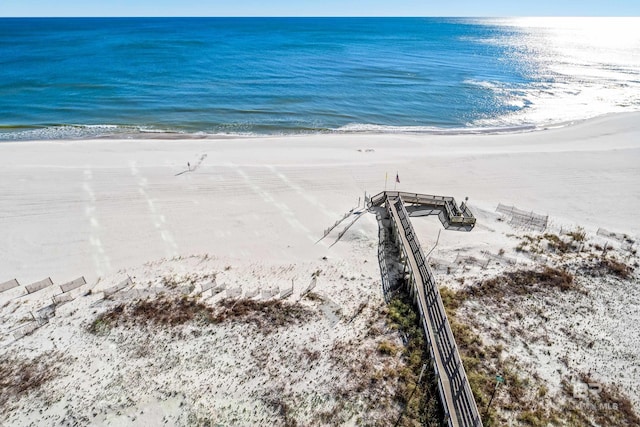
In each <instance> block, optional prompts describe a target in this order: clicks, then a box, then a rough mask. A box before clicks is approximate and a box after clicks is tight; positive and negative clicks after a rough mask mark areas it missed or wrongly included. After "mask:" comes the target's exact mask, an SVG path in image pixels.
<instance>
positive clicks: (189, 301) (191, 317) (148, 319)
mask: <svg viewBox="0 0 640 427" xmlns="http://www.w3.org/2000/svg"><path fill="white" fill-rule="evenodd" d="M313 314H314V311H313V310H310V309H309V308H306V307H304V306H302V305H301V304H300V303H286V302H282V301H280V300H269V301H255V300H251V299H239V300H234V299H223V300H221V301H220V302H219V303H218V304H217V305H216V306H215V307H210V306H208V305H206V304H204V303H202V302H200V301H198V300H197V299H196V298H192V297H186V296H183V297H160V298H157V299H153V300H138V301H135V302H133V303H130V304H118V305H116V306H115V307H113V308H111V309H110V310H108V311H107V312H105V313H103V314H101V315H100V316H98V318H97V319H96V320H95V321H93V323H91V325H90V326H89V331H90V332H92V333H94V334H105V333H108V332H109V330H110V329H111V328H113V327H117V326H121V325H128V324H138V325H149V326H151V325H158V326H177V325H182V324H185V323H187V322H193V321H195V322H204V323H211V324H220V323H225V322H240V323H248V324H252V325H255V326H256V327H257V328H259V329H260V331H261V332H262V333H265V334H266V333H270V332H273V331H274V330H275V329H277V328H280V327H283V326H285V325H289V324H296V323H300V322H303V321H305V320H308V319H310V318H311V317H312V316H313Z"/></svg>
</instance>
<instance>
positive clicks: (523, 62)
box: [0, 18, 640, 141]
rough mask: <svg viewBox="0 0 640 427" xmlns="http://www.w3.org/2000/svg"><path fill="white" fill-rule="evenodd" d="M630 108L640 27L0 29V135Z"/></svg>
mask: <svg viewBox="0 0 640 427" xmlns="http://www.w3.org/2000/svg"><path fill="white" fill-rule="evenodd" d="M638 110H640V18H568V19H567V18H514V19H507V18H504V19H468V18H464V19H463V18H459V19H453V18H68V19H67V18H56V19H53V18H52V19H27V18H12V19H9V18H7V19H0V140H5V141H10V140H33V139H61V138H91V137H113V136H122V135H128V136H130V135H139V134H143V133H144V134H148V133H154V134H158V135H160V134H162V135H164V134H183V135H185V136H189V135H196V136H202V135H219V134H224V135H229V134H230V135H281V134H309V133H335V132H341V133H349V132H409V133H413V132H435V133H460V132H500V131H519V130H530V129H538V128H543V127H549V126H561V125H564V124H567V123H571V122H574V121H578V120H583V119H587V118H590V117H595V116H599V115H602V114H607V113H615V112H627V111H638Z"/></svg>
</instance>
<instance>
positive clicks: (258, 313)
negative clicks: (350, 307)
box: [212, 298, 316, 330]
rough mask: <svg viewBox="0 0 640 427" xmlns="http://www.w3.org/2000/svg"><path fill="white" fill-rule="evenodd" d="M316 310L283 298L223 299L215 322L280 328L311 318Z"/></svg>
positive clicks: (218, 306) (216, 311)
mask: <svg viewBox="0 0 640 427" xmlns="http://www.w3.org/2000/svg"><path fill="white" fill-rule="evenodd" d="M315 314H316V311H314V310H312V309H310V308H308V307H305V306H304V305H302V304H300V303H298V302H295V303H287V302H283V301H281V300H268V301H256V300H252V299H238V300H234V299H228V298H226V299H223V300H221V301H220V302H219V303H218V304H217V306H216V310H215V314H214V316H213V318H212V322H213V323H223V322H240V323H250V324H253V325H255V326H257V327H258V328H268V329H270V330H271V329H273V328H279V327H282V326H286V325H291V324H300V323H303V322H305V321H308V320H310V319H311V318H312V317H313V316H314V315H315Z"/></svg>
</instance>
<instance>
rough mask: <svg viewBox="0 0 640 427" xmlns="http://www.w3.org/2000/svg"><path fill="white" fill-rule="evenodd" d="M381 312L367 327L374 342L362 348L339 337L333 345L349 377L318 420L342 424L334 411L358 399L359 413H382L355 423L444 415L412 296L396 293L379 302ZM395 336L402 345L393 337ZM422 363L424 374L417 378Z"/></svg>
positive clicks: (427, 420)
mask: <svg viewBox="0 0 640 427" xmlns="http://www.w3.org/2000/svg"><path fill="white" fill-rule="evenodd" d="M380 315H381V316H384V318H382V319H381V320H382V324H380V322H374V323H373V324H372V325H371V327H370V328H369V330H368V332H367V337H368V338H373V339H374V343H375V346H374V347H368V348H363V347H362V345H361V344H360V343H358V342H353V341H352V342H337V343H336V344H335V345H334V347H333V348H332V350H331V353H330V359H331V361H332V364H333V365H334V367H335V369H336V370H339V371H344V370H346V372H347V377H348V378H351V379H352V381H350V382H349V383H347V384H346V385H345V386H343V387H341V388H340V389H339V390H336V392H335V395H334V396H333V398H334V399H335V401H336V406H335V407H334V409H333V411H331V412H332V413H333V415H330V414H329V413H328V412H325V413H321V414H319V417H318V418H317V421H318V422H320V424H321V425H340V424H341V423H344V422H346V421H347V419H345V418H340V417H336V414H338V413H340V412H341V411H343V410H344V405H345V404H347V405H348V404H353V403H354V402H360V403H361V405H362V409H361V411H362V412H364V413H369V412H372V411H376V412H378V413H379V414H380V415H379V416H378V417H377V418H375V419H374V418H371V419H360V420H359V422H358V425H371V426H380V427H383V426H389V425H394V424H395V423H396V422H398V424H397V425H399V426H418V425H440V424H441V422H442V420H443V414H442V411H441V408H440V406H439V405H440V404H439V400H438V399H439V398H438V394H437V393H438V392H437V386H436V383H435V378H434V375H433V370H432V368H431V363H430V361H429V359H428V352H427V348H426V344H425V340H424V334H423V331H422V327H421V325H420V322H419V319H418V318H417V315H416V313H415V311H414V308H413V305H412V304H411V300H410V298H409V297H408V295H406V294H403V293H399V294H398V296H396V297H395V298H394V299H393V300H392V301H391V302H390V303H389V304H388V305H387V306H386V307H381V310H380ZM382 325H384V327H385V328H389V332H388V333H387V334H386V335H385V334H384V333H383V331H382V330H380V327H381V326H382ZM389 333H390V334H391V335H389ZM399 336H400V337H402V344H400V343H398V342H397V341H398V338H399ZM394 341H395V342H394ZM425 364H426V369H425V375H424V376H423V378H422V380H421V381H420V382H418V377H419V375H420V371H421V369H422V366H423V365H425ZM349 402H351V403H349ZM398 410H399V411H400V414H401V415H400V414H399V413H398Z"/></svg>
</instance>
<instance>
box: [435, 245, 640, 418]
mask: <svg viewBox="0 0 640 427" xmlns="http://www.w3.org/2000/svg"><path fill="white" fill-rule="evenodd" d="M550 236H551V235H548V234H547V235H543V236H538V237H537V238H531V237H530V236H525V239H524V241H525V242H528V243H527V244H526V245H525V247H526V248H527V249H526V250H529V251H532V252H536V251H537V250H538V248H539V246H538V245H537V243H539V242H543V241H547V242H549V244H550V245H551V246H552V247H553V249H552V250H555V251H557V252H558V253H559V254H561V255H558V256H559V257H560V259H561V260H562V261H564V262H563V267H562V268H555V267H550V266H543V267H540V268H538V269H525V270H516V271H510V272H504V273H502V274H500V275H499V276H496V277H493V278H488V279H484V280H478V281H476V282H475V283H473V284H467V285H466V286H464V287H463V288H462V289H460V290H459V291H453V290H451V289H449V288H443V289H441V291H440V293H441V296H442V300H443V303H444V304H445V307H446V309H447V314H448V317H449V321H450V323H451V328H452V331H453V334H454V336H455V338H456V342H457V344H458V347H459V350H460V353H461V357H462V359H463V363H464V366H465V369H466V371H467V375H468V378H469V382H470V385H471V388H472V390H473V393H474V396H475V398H476V402H477V404H478V408H479V409H480V411H481V414H482V417H483V422H484V425H485V426H494V425H503V424H507V423H513V421H517V422H518V424H519V425H530V426H540V427H542V426H548V425H569V426H574V425H576V426H577V425H580V426H582V425H599V426H631V425H640V418H639V417H638V415H637V414H636V413H635V412H634V410H633V406H632V404H631V402H630V400H629V399H628V398H627V397H625V396H624V394H623V393H622V392H621V391H620V390H619V389H617V388H615V387H608V386H604V387H603V388H602V389H601V390H600V392H599V393H598V394H597V395H596V394H588V395H586V396H585V397H584V398H581V399H579V400H577V399H575V396H574V394H573V393H574V390H573V385H575V384H580V383H587V382H590V381H589V380H588V378H587V376H586V375H582V376H581V377H580V378H572V377H571V378H569V377H568V378H565V379H564V380H563V388H562V390H561V391H560V393H558V394H554V395H550V394H549V390H548V388H547V387H546V385H545V383H544V381H543V380H542V379H541V378H540V377H538V376H537V374H536V373H535V371H534V372H533V374H532V372H531V371H530V369H527V368H525V367H524V366H522V364H521V363H520V361H519V360H518V359H517V358H516V357H514V356H507V355H506V354H505V352H504V348H503V346H502V345H501V344H496V345H491V344H487V343H485V342H484V341H483V340H482V338H481V337H480V335H479V326H478V324H477V323H475V322H474V320H473V319H472V318H469V317H468V316H464V317H463V318H461V317H459V316H458V311H459V309H460V307H462V305H463V304H467V303H471V304H480V305H481V306H487V305H488V306H492V307H495V309H496V310H503V311H504V313H503V314H501V315H500V316H499V317H500V318H502V320H503V322H504V325H503V328H502V332H500V333H499V334H498V335H497V337H498V338H499V339H498V340H497V341H498V342H503V341H504V339H503V336H502V334H503V333H505V331H506V329H508V327H509V324H510V323H511V325H515V326H513V327H515V328H516V329H515V330H514V331H512V332H514V333H518V334H520V335H521V336H522V339H523V340H524V341H525V346H526V340H527V339H529V338H530V339H536V340H537V339H543V342H548V343H549V345H550V341H548V340H549V338H548V337H542V338H541V337H538V336H536V334H535V333H534V332H533V331H528V330H526V328H525V329H522V326H518V325H522V323H521V319H522V318H523V316H524V315H525V313H523V312H521V311H520V310H521V308H522V306H521V304H522V303H523V302H524V301H526V300H528V299H530V298H531V297H532V296H534V295H538V296H539V297H541V298H555V296H554V295H558V294H559V293H571V292H579V293H586V291H585V290H584V289H582V287H581V286H580V285H579V281H576V280H575V277H574V275H573V274H572V273H570V272H569V270H570V269H572V270H573V271H584V270H585V268H584V265H585V263H589V264H587V265H589V269H588V272H590V274H592V275H595V274H598V275H613V276H616V277H618V278H620V279H625V278H628V277H630V276H631V274H632V272H633V269H632V268H631V267H629V266H627V265H626V264H624V263H621V262H618V261H616V260H615V258H612V257H601V256H597V257H596V256H593V255H591V256H589V255H588V254H587V255H586V256H584V257H578V256H574V257H572V258H566V257H567V252H568V251H570V250H575V249H576V246H575V245H573V244H571V243H567V245H568V246H564V244H563V243H560V242H563V240H559V239H558V240H556V239H555V238H553V237H550ZM572 238H573V240H574V241H578V240H579V241H582V240H584V237H583V236H582V235H581V234H578V235H576V236H572ZM532 242H533V244H532ZM536 242H537V243H536ZM576 265H578V266H582V267H578V268H577V267H575V266H576ZM538 315H540V316H541V318H542V319H544V316H545V314H544V313H542V312H541V313H538ZM514 317H515V318H514ZM493 333H497V332H496V331H494V332H493ZM491 336H493V335H491ZM527 337H529V338H527ZM496 375H501V376H502V377H503V378H504V379H505V382H504V384H500V386H499V387H498V392H497V393H496V398H495V399H494V401H493V403H492V405H491V408H490V409H488V410H487V405H488V403H489V399H490V398H491V395H492V393H493V391H494V388H495V385H496ZM505 414H509V415H505ZM594 423H595V424H594Z"/></svg>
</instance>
